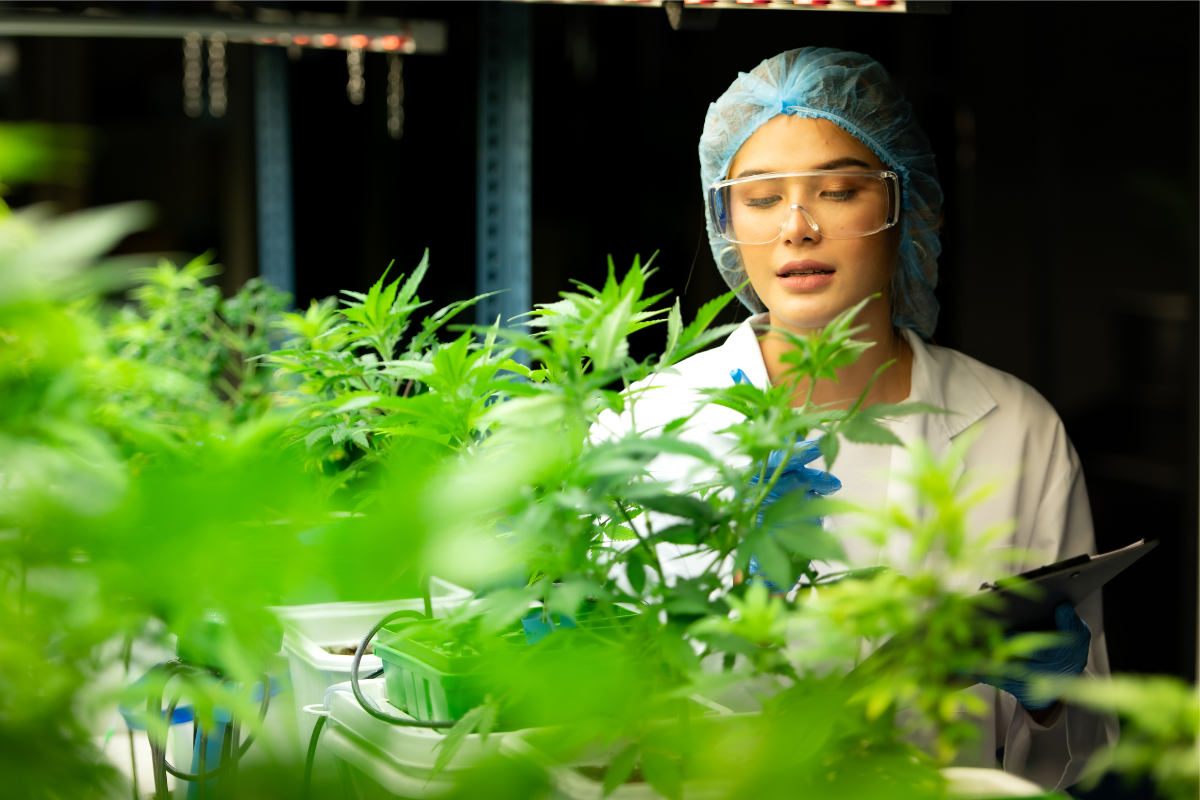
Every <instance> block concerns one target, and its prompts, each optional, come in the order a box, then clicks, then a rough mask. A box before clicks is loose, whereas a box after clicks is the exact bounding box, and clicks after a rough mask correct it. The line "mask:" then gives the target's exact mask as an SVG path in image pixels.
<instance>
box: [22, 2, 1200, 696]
mask: <svg viewBox="0 0 1200 800" xmlns="http://www.w3.org/2000/svg"><path fill="white" fill-rule="evenodd" d="M20 5H21V4H10V7H14V6H16V7H19V6H20ZM264 5H265V4H264ZM272 5H273V6H275V7H284V8H286V7H288V4H286V3H282V4H281V3H276V4H272ZM60 7H62V8H64V9H71V8H73V7H72V6H70V5H69V4H60ZM107 7H109V8H114V9H117V10H120V11H122V12H124V13H134V14H137V13H142V14H156V13H170V14H173V15H174V14H181V13H194V12H198V11H206V10H211V6H209V5H208V4H155V3H149V4H139V5H128V4H127V5H121V4H108V6H107ZM305 7H306V9H308V10H313V9H315V8H318V7H327V10H330V11H333V12H335V13H344V12H345V10H346V7H347V4H342V3H321V4H311V3H310V4H305ZM361 11H362V13H363V15H364V16H384V15H386V16H401V17H412V18H438V19H444V20H446V21H447V22H448V24H449V48H448V52H447V53H446V54H445V55H442V56H409V57H407V58H406V59H405V67H404V75H405V90H406V96H405V100H404V107H405V112H406V120H405V129H404V130H405V132H404V137H403V139H402V140H401V141H399V142H395V141H392V140H391V139H389V138H388V137H387V135H386V129H385V110H384V109H385V104H384V89H385V85H384V84H385V81H384V74H385V65H384V57H383V55H381V54H368V55H367V56H366V86H367V89H366V92H367V94H366V102H365V103H364V104H363V105H361V106H353V105H351V104H350V103H349V102H348V101H347V99H346V93H345V83H346V67H345V54H344V53H342V52H340V51H313V50H307V51H304V52H303V53H302V55H301V57H300V58H299V59H298V60H295V61H292V62H290V64H291V66H290V81H291V108H292V112H291V113H292V146H293V162H294V163H293V166H294V173H293V180H294V187H295V189H294V202H295V230H296V234H295V243H296V267H297V282H296V286H297V304H298V305H307V303H308V300H309V299H310V298H313V297H323V296H326V295H329V294H332V293H334V292H336V291H337V290H338V289H355V290H363V289H365V288H366V286H368V285H369V284H370V283H371V282H372V281H374V280H375V279H376V278H377V277H378V276H379V274H380V273H381V271H382V269H383V268H384V267H385V266H386V265H387V263H388V262H389V261H390V260H391V259H396V261H397V268H398V269H400V270H404V271H408V270H410V269H411V267H412V266H413V265H415V263H416V262H417V260H418V259H419V258H420V254H421V251H422V250H423V249H424V248H425V247H429V248H431V251H432V263H433V269H432V270H431V272H430V277H429V279H428V283H427V286H426V288H425V290H424V291H423V292H422V295H423V296H424V297H426V298H427V299H431V300H433V301H434V303H435V307H436V306H437V305H440V304H441V303H443V302H448V301H450V300H455V299H461V298H465V297H469V296H471V294H472V293H473V288H474V274H475V263H474V262H475V220H474V216H475V157H476V149H475V141H476V102H477V98H476V81H477V75H478V56H477V53H478V42H477V29H478V25H477V20H478V14H479V8H478V6H477V5H475V4H473V3H421V2H412V3H382V2H381V3H369V4H366V5H365V6H363V7H362V8H361ZM694 13H696V14H714V13H715V14H717V15H718V16H717V17H716V23H715V26H712V28H711V29H710V30H680V31H674V30H671V28H670V27H669V25H668V23H667V18H666V14H665V13H664V11H663V9H661V8H645V7H640V8H639V7H585V6H559V5H535V6H533V8H532V15H533V37H534V38H533V42H534V44H533V47H534V60H533V68H534V85H533V97H534V132H533V148H534V158H533V275H534V283H533V298H534V301H535V302H547V301H550V300H553V299H554V298H555V295H556V294H557V292H559V291H562V290H564V289H566V288H568V286H569V280H570V279H578V280H583V281H587V282H593V283H595V282H598V281H600V280H602V279H603V275H604V271H605V268H606V267H605V258H606V256H607V255H608V254H612V256H613V258H614V259H615V261H616V264H617V266H618V268H619V269H624V268H625V267H626V266H627V265H628V264H629V263H630V261H631V259H632V258H633V256H634V254H637V253H640V254H642V256H643V257H645V256H648V255H649V254H651V253H652V252H654V251H656V250H657V251H658V252H659V255H658V260H657V262H656V263H657V264H658V265H659V267H660V268H661V272H660V273H659V274H658V276H656V278H655V279H654V280H655V281H656V282H657V288H659V289H668V288H673V289H675V290H676V291H678V292H681V293H682V294H683V298H684V304H685V315H686V313H687V312H694V310H695V309H696V308H697V307H698V306H699V305H700V304H701V303H702V302H704V301H705V300H707V299H709V298H711V297H713V296H714V295H716V294H717V293H718V292H719V291H721V290H722V289H724V286H723V285H722V284H721V281H720V279H719V277H718V275H717V273H716V270H715V268H714V266H713V261H712V256H711V254H710V253H709V249H708V247H707V245H706V244H705V243H704V242H703V240H702V231H703V210H702V209H703V207H702V198H701V191H700V186H699V175H698V161H697V156H696V143H697V140H698V138H699V133H700V129H701V125H702V122H703V119H704V113H705V110H706V108H707V106H708V104H709V103H710V102H712V101H713V100H715V99H716V98H717V97H718V96H719V95H720V94H721V92H722V91H724V89H725V88H726V87H727V86H728V85H729V83H730V82H731V81H732V80H733V79H734V78H735V77H736V75H737V73H738V72H739V71H747V70H749V69H751V68H753V67H754V66H755V65H756V64H758V63H759V62H760V61H762V60H763V59H765V58H767V57H769V56H771V55H774V54H776V53H778V52H780V51H782V50H786V49H790V48H795V47H802V46H805V45H825V46H833V47H842V48H847V49H854V50H859V51H862V52H865V53H869V54H871V55H872V56H874V57H875V58H877V59H878V60H879V61H881V62H882V63H883V64H884V65H885V66H886V67H887V68H888V69H889V70H890V71H891V72H892V74H893V75H894V76H895V79H896V80H897V82H898V83H899V84H900V86H901V87H902V88H903V90H904V91H905V93H906V94H907V96H908V98H909V99H910V100H911V101H912V103H913V105H914V106H915V108H916V111H917V116H918V118H919V119H920V120H921V121H922V124H923V126H924V128H925V130H926V132H927V133H928V134H929V137H930V139H931V140H932V142H933V146H934V150H935V152H936V153H937V154H938V164H939V169H940V171H941V180H942V187H943V189H944V191H945V195H946V205H945V228H944V231H943V242H944V245H945V251H944V255H943V257H942V259H941V262H940V271H941V277H940V281H941V282H940V285H939V286H938V296H939V298H940V300H941V303H942V315H941V321H940V324H939V326H938V329H937V332H936V336H935V339H936V341H937V343H938V344H941V345H945V346H949V347H954V348H957V349H959V350H962V351H963V352H965V353H967V354H969V355H971V356H974V357H976V358H978V359H980V360H982V361H984V362H986V363H988V364H990V365H992V366H995V367H998V368H1000V369H1002V370H1006V371H1008V372H1011V373H1013V374H1014V375H1016V376H1018V377H1020V378H1022V379H1023V380H1025V381H1027V382H1029V383H1030V384H1032V385H1033V386H1034V387H1035V388H1037V389H1038V391H1040V392H1041V393H1042V394H1044V395H1045V396H1046V397H1047V398H1048V399H1049V400H1050V401H1051V402H1052V403H1053V404H1054V405H1055V407H1056V408H1057V409H1058V410H1059V412H1060V413H1061V415H1062V416H1063V418H1064V420H1065V422H1066V426H1067V430H1068V432H1069V433H1070V435H1071V437H1072V439H1073V440H1074V442H1075V444H1076V446H1077V448H1078V450H1079V453H1080V456H1081V458H1082V460H1083V463H1084V469H1085V474H1086V476H1087V480H1088V485H1089V489H1090V493H1091V498H1092V508H1093V514H1094V516H1095V519H1096V536H1097V539H1098V545H1099V548H1100V550H1102V551H1103V550H1108V549H1112V548H1115V547H1120V546H1123V545H1125V544H1128V543H1130V542H1131V541H1133V540H1136V539H1138V538H1141V537H1145V538H1147V539H1150V538H1157V539H1161V540H1162V546H1161V547H1160V548H1159V549H1158V551H1157V552H1156V553H1154V554H1153V555H1151V556H1150V557H1149V558H1148V559H1147V560H1146V562H1144V563H1143V564H1141V565H1139V566H1138V567H1137V568H1135V569H1133V570H1131V571H1130V572H1129V573H1127V574H1125V575H1123V576H1122V577H1121V578H1120V579H1119V580H1117V581H1116V582H1114V583H1113V584H1112V585H1111V586H1110V587H1108V588H1107V589H1106V590H1105V602H1106V615H1107V625H1106V627H1107V629H1108V642H1109V652H1110V655H1111V660H1112V665H1113V668H1114V670H1121V671H1138V672H1169V673H1175V674H1177V675H1181V676H1184V677H1187V678H1189V679H1194V677H1195V668H1196V630H1197V619H1196V608H1197V598H1196V564H1197V552H1196V543H1197V535H1196V534H1197V513H1196V512H1197V501H1198V498H1197V447H1196V445H1197V439H1198V435H1200V434H1198V431H1197V425H1196V421H1197V358H1198V354H1197V347H1196V345H1197V338H1198V336H1197V327H1196V319H1197V274H1198V273H1197V263H1198V253H1197V225H1196V221H1197V166H1198V165H1197V153H1198V142H1197V93H1198V86H1197V74H1198V68H1200V64H1198V61H1197V36H1196V32H1197V29H1198V22H1200V5H1197V4H1195V3H1161V4H1159V3H1147V2H1138V3H1069V4H1053V3H1036V4H1034V3H1028V4H1022V3H1009V2H1005V3H995V4H992V3H975V2H956V3H954V4H953V5H952V7H951V10H950V13H949V14H944V15H917V14H909V15H896V14H880V13H842V12H821V11H782V10H768V9H745V10H742V9H735V10H722V11H718V12H714V11H712V10H704V11H696V12H694ZM706 19H709V20H711V17H707V18H706ZM0 35H2V31H0ZM12 41H13V42H14V43H15V44H16V46H17V48H18V51H19V55H20V66H19V67H18V69H17V71H16V72H15V74H12V75H10V76H8V77H3V78H0V119H7V120H33V119H37V120H44V121H49V122H60V123H62V122H66V123H81V124H85V125H88V126H91V128H92V130H93V144H94V158H93V162H92V165H91V168H90V172H89V176H88V179H87V181H86V182H85V183H84V185H82V186H79V187H73V188H64V187H55V186H33V187H27V188H24V189H21V190H19V191H17V192H15V193H14V194H13V196H12V197H11V198H10V199H11V200H12V201H13V202H14V204H18V205H19V204H22V203H25V202H31V201H35V200H44V199H53V200H57V201H58V202H60V203H61V204H63V205H64V206H66V207H67V208H74V207H82V206H90V205H98V204H103V203H111V202H116V201H121V200H130V199H149V200H152V201H154V202H155V203H156V204H157V205H158V207H159V210H160V221H159V223H158V225H157V226H156V227H155V228H154V229H153V230H152V231H150V232H148V233H145V234H140V235H138V236H137V237H133V238H132V239H131V240H129V241H128V242H126V244H125V246H124V247H125V249H127V250H131V251H132V250H158V251H180V252H192V253H195V252H200V251H203V250H205V249H208V248H210V247H211V248H215V249H216V251H217V254H218V257H219V259H220V260H221V261H222V262H223V263H224V264H225V265H226V273H225V275H224V276H223V278H222V280H223V282H224V286H225V288H226V289H227V290H233V289H235V288H236V286H238V285H240V283H241V282H242V281H244V280H245V279H246V278H248V277H250V276H252V275H254V274H255V273H256V266H255V261H256V243H255V227H256V222H255V199H254V184H255V181H254V116H253V97H252V94H251V93H252V88H253V61H254V59H253V57H252V56H253V53H252V51H251V46H250V45H230V46H229V57H228V60H229V93H230V107H229V112H228V113H227V115H226V116H225V117H224V118H222V119H213V118H212V117H210V116H209V115H208V114H207V113H206V114H205V115H204V116H202V117H199V118H196V119H192V118H189V117H187V116H185V115H184V113H183V107H182V89H181V82H182V51H181V45H180V42H179V41H175V40H145V39H129V40H116V39H109V40H105V39H51V38H22V39H15V40H12ZM744 314H745V312H744V311H740V310H737V311H732V310H731V316H734V315H741V316H744ZM656 344H657V340H654V341H649V340H647V343H646V345H645V346H646V347H652V346H655V345H656Z"/></svg>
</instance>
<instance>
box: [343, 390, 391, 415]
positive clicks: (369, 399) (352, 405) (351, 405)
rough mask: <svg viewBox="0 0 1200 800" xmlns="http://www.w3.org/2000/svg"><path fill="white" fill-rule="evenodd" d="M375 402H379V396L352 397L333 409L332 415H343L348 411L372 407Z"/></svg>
mask: <svg viewBox="0 0 1200 800" xmlns="http://www.w3.org/2000/svg"><path fill="white" fill-rule="evenodd" d="M377 402H379V395H377V394H364V395H359V396H357V397H352V398H350V399H349V400H347V401H346V402H344V403H342V404H341V405H340V406H338V407H337V408H335V409H333V411H332V413H334V414H345V413H346V412H348V411H357V410H358V409H360V408H366V407H367V406H369V405H372V404H374V403H377Z"/></svg>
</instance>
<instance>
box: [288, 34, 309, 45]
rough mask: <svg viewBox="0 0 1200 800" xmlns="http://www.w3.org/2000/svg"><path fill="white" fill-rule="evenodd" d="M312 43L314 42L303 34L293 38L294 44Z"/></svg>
mask: <svg viewBox="0 0 1200 800" xmlns="http://www.w3.org/2000/svg"><path fill="white" fill-rule="evenodd" d="M311 41H312V39H309V38H308V37H307V36H305V35H304V34H303V33H301V34H298V35H296V36H293V37H292V44H300V45H304V44H309V43H310V42H311Z"/></svg>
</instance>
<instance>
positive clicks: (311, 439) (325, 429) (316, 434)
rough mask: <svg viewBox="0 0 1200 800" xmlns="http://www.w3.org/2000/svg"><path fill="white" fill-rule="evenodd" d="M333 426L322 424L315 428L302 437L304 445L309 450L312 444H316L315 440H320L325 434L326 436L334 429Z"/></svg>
mask: <svg viewBox="0 0 1200 800" xmlns="http://www.w3.org/2000/svg"><path fill="white" fill-rule="evenodd" d="M334 427H335V426H333V425H324V426H322V427H320V428H317V429H316V430H315V431H313V432H312V433H310V434H309V435H308V436H305V437H304V446H305V447H307V448H309V449H310V450H311V449H312V446H313V445H314V444H316V443H317V442H319V441H321V440H322V439H324V438H325V437H326V436H328V435H329V433H330V432H331V431H332V430H333V429H334Z"/></svg>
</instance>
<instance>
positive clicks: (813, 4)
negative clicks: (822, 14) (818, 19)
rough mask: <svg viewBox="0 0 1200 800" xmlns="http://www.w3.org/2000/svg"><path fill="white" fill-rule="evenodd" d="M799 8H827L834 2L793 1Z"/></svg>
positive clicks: (821, 0) (830, 0)
mask: <svg viewBox="0 0 1200 800" xmlns="http://www.w3.org/2000/svg"><path fill="white" fill-rule="evenodd" d="M792 2H793V3H795V4H796V5H798V6H827V5H831V4H832V3H833V0H792Z"/></svg>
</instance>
